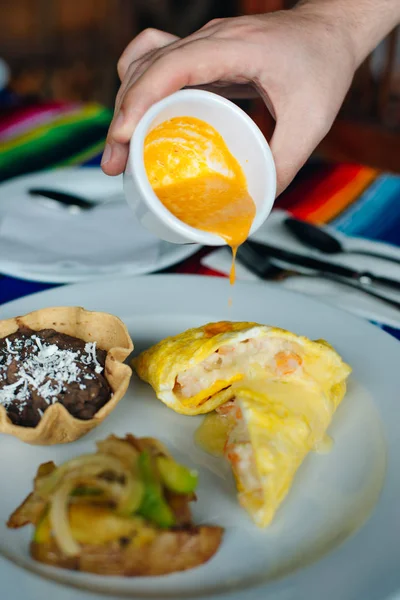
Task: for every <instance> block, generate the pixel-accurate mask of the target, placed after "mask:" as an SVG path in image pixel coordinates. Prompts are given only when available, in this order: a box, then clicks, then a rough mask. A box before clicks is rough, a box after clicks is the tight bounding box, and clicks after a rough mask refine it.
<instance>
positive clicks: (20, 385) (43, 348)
mask: <svg viewBox="0 0 400 600" xmlns="http://www.w3.org/2000/svg"><path fill="white" fill-rule="evenodd" d="M33 342H34V345H35V347H34V348H33V350H32V352H31V353H30V354H29V355H28V356H27V358H26V359H25V360H24V361H23V362H21V364H20V365H19V367H18V370H17V372H16V373H15V375H16V377H18V379H17V381H15V382H14V383H12V384H9V385H5V386H3V387H2V388H0V404H2V405H4V406H5V407H6V408H7V407H8V406H9V405H10V404H11V403H15V401H17V403H18V407H19V409H20V411H22V409H23V408H24V406H26V404H27V401H28V400H29V399H30V396H31V392H32V390H35V391H37V393H38V394H40V396H41V397H42V398H43V399H44V400H45V402H46V403H47V404H48V405H51V404H54V403H55V402H57V397H58V396H59V394H60V393H62V392H63V391H66V387H65V384H69V383H78V384H79V388H80V389H81V390H84V389H86V385H85V381H84V380H89V379H94V377H95V376H94V375H90V374H88V373H86V372H85V373H84V372H83V371H82V369H81V367H80V366H79V362H81V363H83V364H84V365H87V366H92V367H94V370H95V372H96V373H101V372H102V371H103V367H102V366H101V365H100V363H99V362H98V360H97V356H96V342H88V343H87V344H85V350H84V352H85V354H83V353H81V351H80V350H76V351H74V350H62V349H61V348H59V347H58V346H57V345H56V344H48V343H46V341H45V340H43V339H41V338H40V336H39V335H36V334H35V335H32V336H31V338H17V339H16V340H10V339H8V338H6V339H5V343H6V347H7V353H8V356H7V359H6V361H5V362H2V361H0V381H4V380H5V379H6V377H7V369H8V367H9V366H10V364H11V362H12V361H13V360H19V359H20V352H21V351H22V350H26V349H27V348H30V347H31V346H32V345H33ZM38 411H39V414H40V416H41V417H42V416H43V411H40V409H38Z"/></svg>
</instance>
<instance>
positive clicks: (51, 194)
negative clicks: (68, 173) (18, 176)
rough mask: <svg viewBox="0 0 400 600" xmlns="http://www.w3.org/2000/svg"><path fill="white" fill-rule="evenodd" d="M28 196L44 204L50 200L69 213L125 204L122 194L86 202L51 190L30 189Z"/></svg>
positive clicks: (66, 193)
mask: <svg viewBox="0 0 400 600" xmlns="http://www.w3.org/2000/svg"><path fill="white" fill-rule="evenodd" d="M28 193H29V195H30V196H37V197H39V198H40V199H43V200H44V202H46V204H48V201H49V200H50V201H51V202H52V203H57V204H58V205H59V206H62V207H65V208H68V210H69V212H71V213H79V212H81V211H87V210H93V209H94V208H96V207H98V206H100V205H101V206H104V205H106V204H110V203H113V204H115V203H119V202H125V198H124V195H123V193H122V192H121V193H119V194H113V195H111V196H107V198H106V199H104V198H103V199H100V198H99V199H93V201H92V200H86V199H85V198H82V197H81V196H77V195H75V194H71V193H69V192H60V191H58V190H51V189H45V188H30V189H29V190H28Z"/></svg>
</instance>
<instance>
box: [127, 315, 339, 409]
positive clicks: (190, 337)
mask: <svg viewBox="0 0 400 600" xmlns="http://www.w3.org/2000/svg"><path fill="white" fill-rule="evenodd" d="M132 364H133V367H134V369H135V370H136V372H137V374H138V375H139V377H140V378H141V379H143V380H144V381H146V382H148V383H150V385H151V386H152V387H153V389H154V391H155V393H156V396H157V398H158V399H159V400H161V401H162V402H164V403H165V404H166V405H167V406H169V407H170V408H172V409H173V410H175V411H176V412H178V413H182V414H185V415H198V414H204V413H208V412H211V411H212V410H214V409H216V408H218V407H219V406H221V405H222V404H224V403H225V402H228V401H229V400H231V399H232V398H233V397H234V395H235V391H234V388H233V384H235V383H237V382H242V381H244V380H249V379H259V378H261V379H264V380H279V381H309V382H310V383H316V384H318V385H319V386H320V387H321V389H322V390H323V392H324V393H325V394H326V395H327V396H330V395H334V394H335V393H338V391H337V390H339V389H341V388H340V386H341V385H344V383H343V382H344V381H345V379H346V377H347V375H348V374H349V372H350V369H349V367H348V366H347V365H345V363H344V362H343V361H342V359H341V357H340V356H339V354H338V353H337V352H336V351H335V350H334V349H333V348H332V347H331V346H329V345H328V344H327V343H326V342H323V341H316V342H313V341H311V340H309V339H307V338H306V337H302V336H297V335H295V334H294V333H290V332H289V331H285V330H283V329H278V328H276V327H270V326H267V325H259V324H257V323H249V322H231V321H220V322H217V323H209V324H207V325H203V326H202V327H197V328H194V329H189V330H188V331H185V332H183V333H180V334H179V335H175V336H172V337H168V338H166V339H164V340H162V341H161V342H159V343H158V344H156V345H155V346H152V347H151V348H149V349H148V350H145V351H144V352H143V353H142V354H140V355H139V356H138V357H137V358H136V359H134V361H133V363H132Z"/></svg>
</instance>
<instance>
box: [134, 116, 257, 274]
mask: <svg viewBox="0 0 400 600" xmlns="http://www.w3.org/2000/svg"><path fill="white" fill-rule="evenodd" d="M144 164H145V168H146V173H147V176H148V178H149V181H150V184H151V186H152V187H153V189H154V191H155V193H156V194H157V196H158V198H159V200H160V201H161V202H162V203H163V204H164V206H165V207H166V208H167V209H168V210H169V211H170V212H171V213H172V214H173V215H175V217H177V218H178V219H180V220H181V221H183V222H184V223H186V224H187V225H190V226H191V227H195V228H196V229H201V230H203V231H208V232H210V233H213V234H215V235H219V236H220V237H222V238H223V239H224V240H225V241H226V243H227V244H228V245H229V246H230V247H231V248H232V252H233V261H232V269H231V273H230V282H231V283H233V282H234V280H235V256H236V251H237V248H238V246H240V244H242V243H243V242H244V241H245V240H246V239H247V237H248V235H249V231H250V227H251V224H252V222H253V219H254V216H255V212H256V207H255V204H254V201H253V199H252V197H251V196H250V194H249V192H248V190H247V183H246V178H245V175H244V173H243V170H242V168H241V166H240V165H239V163H238V161H237V160H236V159H235V158H234V156H233V155H232V154H231V152H230V151H229V149H228V147H227V145H226V144H225V142H224V140H223V138H222V136H221V135H220V134H219V133H218V132H217V131H216V130H215V129H214V128H213V127H211V125H208V123H206V122H204V121H201V120H200V119H196V118H194V117H175V118H173V119H170V120H168V121H165V122H164V123H161V124H160V125H158V126H157V127H155V128H154V129H153V130H152V131H150V132H149V133H148V135H147V137H146V140H145V144H144Z"/></svg>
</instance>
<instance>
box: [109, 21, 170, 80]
mask: <svg viewBox="0 0 400 600" xmlns="http://www.w3.org/2000/svg"><path fill="white" fill-rule="evenodd" d="M179 39H180V38H178V37H177V36H176V35H172V33H167V32H166V31H160V30H159V29H152V28H149V29H145V30H144V31H142V32H141V33H139V35H137V36H136V37H135V38H134V39H133V40H132V41H131V42H130V43H129V44H128V45H127V47H126V48H125V50H124V51H123V53H122V54H121V56H120V59H119V61H118V65H117V71H118V75H119V78H120V80H121V81H122V80H123V78H124V77H125V74H126V72H127V70H128V67H129V65H130V64H131V63H133V62H134V61H135V60H139V59H140V58H142V57H143V56H144V55H145V54H147V53H148V52H151V51H152V50H158V49H159V48H163V47H164V46H168V44H172V43H173V42H177V41H178V40H179Z"/></svg>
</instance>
